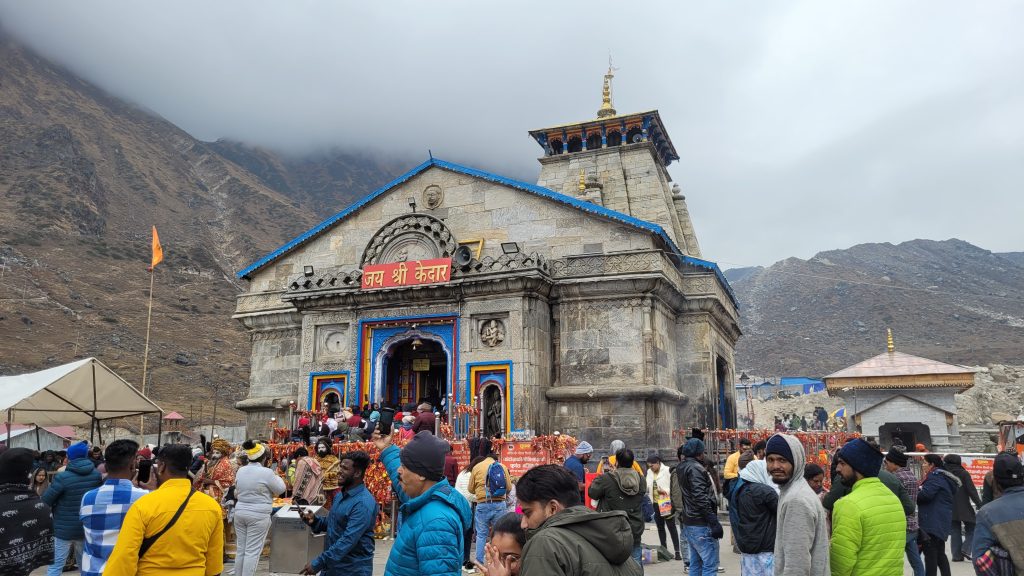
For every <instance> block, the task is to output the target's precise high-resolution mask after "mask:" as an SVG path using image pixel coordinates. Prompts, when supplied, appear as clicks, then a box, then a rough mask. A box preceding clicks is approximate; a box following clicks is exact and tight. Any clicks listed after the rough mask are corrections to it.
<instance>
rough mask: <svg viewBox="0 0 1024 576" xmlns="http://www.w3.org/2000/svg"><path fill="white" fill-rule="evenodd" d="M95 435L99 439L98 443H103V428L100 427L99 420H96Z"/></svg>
mask: <svg viewBox="0 0 1024 576" xmlns="http://www.w3.org/2000/svg"><path fill="white" fill-rule="evenodd" d="M96 435H97V437H99V439H100V444H103V428H100V421H99V420H97V421H96Z"/></svg>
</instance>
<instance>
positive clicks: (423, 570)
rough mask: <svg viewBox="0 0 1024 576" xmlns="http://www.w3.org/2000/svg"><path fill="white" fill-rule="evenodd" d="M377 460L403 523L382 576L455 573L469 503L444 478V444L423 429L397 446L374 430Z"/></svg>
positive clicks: (448, 575) (468, 518)
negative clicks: (402, 445)
mask: <svg viewBox="0 0 1024 576" xmlns="http://www.w3.org/2000/svg"><path fill="white" fill-rule="evenodd" d="M373 441H374V444H376V445H377V448H379V449H380V451H381V454H380V460H381V462H382V463H383V464H384V468H385V469H386V470H387V472H388V477H389V478H391V485H392V487H394V489H395V493H396V494H398V499H399V501H401V503H402V506H401V508H400V509H399V513H400V514H401V515H402V527H401V529H400V530H399V532H398V537H397V538H396V539H395V544H394V546H392V547H391V555H390V556H388V563H387V566H385V568H384V576H442V575H443V576H453V575H456V574H460V573H461V570H462V560H463V558H462V553H463V546H464V540H463V539H464V537H465V534H466V530H467V529H468V528H469V526H470V524H471V523H472V521H473V513H472V510H471V509H470V507H469V502H467V501H466V499H465V498H464V497H463V496H462V495H461V494H459V493H458V492H456V491H455V488H453V487H452V486H451V485H450V484H448V480H447V479H445V477H444V456H445V454H446V453H447V452H448V443H447V442H445V441H444V440H441V439H440V438H437V437H436V436H434V435H433V434H431V433H430V432H427V431H425V430H424V431H421V432H420V433H418V434H416V436H413V439H412V440H410V441H409V443H408V444H406V445H405V448H403V449H402V450H401V451H399V449H398V447H396V446H394V445H392V443H391V436H390V435H387V436H381V434H380V432H379V431H377V432H374V434H373Z"/></svg>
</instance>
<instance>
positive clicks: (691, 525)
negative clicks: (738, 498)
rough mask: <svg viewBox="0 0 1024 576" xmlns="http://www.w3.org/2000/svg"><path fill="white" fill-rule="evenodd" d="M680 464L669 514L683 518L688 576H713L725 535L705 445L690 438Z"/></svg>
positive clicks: (673, 475) (681, 451) (673, 480)
mask: <svg viewBox="0 0 1024 576" xmlns="http://www.w3.org/2000/svg"><path fill="white" fill-rule="evenodd" d="M680 453H681V454H682V456H683V461H682V462H680V463H679V465H678V466H676V469H675V471H674V472H673V474H672V482H671V490H670V492H671V498H672V510H673V512H674V513H677V514H679V515H680V517H681V518H682V523H683V534H684V536H685V537H686V542H687V544H689V547H690V568H689V570H690V573H691V574H695V575H699V576H714V574H716V573H717V571H718V540H719V539H721V538H722V536H723V535H724V534H725V532H724V530H723V529H722V524H721V523H720V522H719V521H718V506H717V504H716V499H715V490H714V484H713V483H712V482H711V478H710V477H709V476H708V472H707V469H706V468H704V442H703V441H701V440H700V439H699V438H690V439H689V440H687V441H686V444H684V445H683V446H682V449H681V450H680Z"/></svg>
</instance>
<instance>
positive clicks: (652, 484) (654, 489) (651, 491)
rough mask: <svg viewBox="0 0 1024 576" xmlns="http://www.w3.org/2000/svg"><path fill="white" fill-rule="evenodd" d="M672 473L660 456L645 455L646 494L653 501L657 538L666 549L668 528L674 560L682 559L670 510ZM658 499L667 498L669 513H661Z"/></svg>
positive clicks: (675, 526)
mask: <svg viewBox="0 0 1024 576" xmlns="http://www.w3.org/2000/svg"><path fill="white" fill-rule="evenodd" d="M671 482H672V473H671V471H670V470H669V469H668V466H665V464H663V463H662V461H661V457H659V456H658V455H657V454H652V455H650V456H648V457H647V495H648V496H649V497H650V498H651V502H652V503H654V523H655V524H656V525H657V526H658V540H660V541H661V547H662V548H665V549H667V548H668V547H667V546H666V545H665V544H666V542H665V529H666V528H668V533H669V535H670V536H671V537H672V546H673V547H674V548H675V552H676V560H682V559H683V556H682V553H681V552H680V551H679V529H678V527H677V525H676V514H675V513H674V512H672V502H671V499H670V498H669V497H670V491H671V490H672V484H671ZM659 499H669V506H668V507H669V513H668V514H664V515H663V514H662V512H661V510H660V507H659V506H658V500H659Z"/></svg>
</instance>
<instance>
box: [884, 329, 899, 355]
mask: <svg viewBox="0 0 1024 576" xmlns="http://www.w3.org/2000/svg"><path fill="white" fill-rule="evenodd" d="M885 335H886V341H887V342H886V349H887V350H889V352H895V351H896V344H893V341H892V328H886V329H885Z"/></svg>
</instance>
